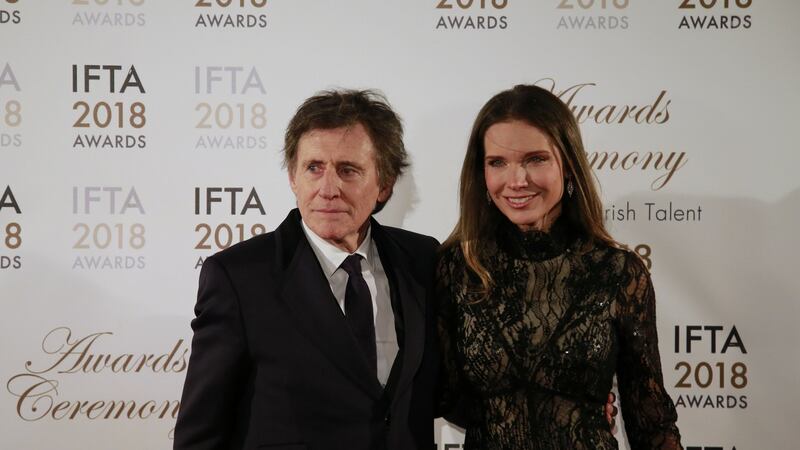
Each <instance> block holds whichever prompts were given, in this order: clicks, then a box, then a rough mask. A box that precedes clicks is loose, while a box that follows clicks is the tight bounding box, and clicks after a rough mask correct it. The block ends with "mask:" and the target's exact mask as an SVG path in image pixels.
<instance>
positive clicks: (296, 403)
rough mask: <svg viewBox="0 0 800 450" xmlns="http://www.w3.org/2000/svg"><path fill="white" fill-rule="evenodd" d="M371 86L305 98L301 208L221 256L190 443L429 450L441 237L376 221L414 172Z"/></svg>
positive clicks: (202, 338) (199, 331)
mask: <svg viewBox="0 0 800 450" xmlns="http://www.w3.org/2000/svg"><path fill="white" fill-rule="evenodd" d="M406 159H407V155H406V152H405V148H404V146H403V141H402V126H401V124H400V121H399V119H398V117H397V116H396V115H395V113H394V112H393V111H392V110H391V108H390V107H389V106H388V105H387V104H386V103H385V101H384V100H383V99H382V98H381V97H380V96H378V95H376V94H375V93H373V92H370V91H329V92H323V93H321V94H319V95H317V96H315V97H312V98H310V99H308V100H306V102H305V103H303V105H301V106H300V108H299V109H298V111H297V113H296V114H295V116H294V117H293V118H292V120H291V122H290V124H289V126H288V128H287V132H286V142H285V153H284V162H285V165H286V167H287V168H288V172H289V182H290V184H291V187H292V191H293V192H294V194H295V196H296V198H297V206H298V209H295V210H293V211H291V212H290V213H289V215H288V217H287V218H286V219H285V220H284V221H283V223H282V224H281V225H280V226H279V227H278V228H277V229H276V230H275V231H274V232H271V233H268V234H265V235H261V236H257V237H254V238H252V239H250V240H247V241H245V242H242V243H240V244H238V245H236V246H233V247H231V248H229V249H227V250H224V251H222V252H219V253H217V254H216V255H214V256H212V257H210V258H208V259H207V260H206V262H205V264H203V269H202V271H201V274H200V287H199V292H198V299H197V305H196V307H195V314H196V318H195V319H194V320H193V321H192V328H193V330H194V337H193V340H192V356H191V359H190V362H189V369H188V373H187V376H186V382H185V385H184V390H183V397H182V400H181V410H180V414H179V416H178V421H177V424H176V427H175V441H174V448H175V449H181V450H183V449H251V448H253V449H254V448H266V449H272V450H278V449H286V450H288V449H291V450H300V449H313V450H325V449H331V450H333V449H348V450H359V449H364V450H367V449H370V450H371V449H387V450H392V449H397V450H413V449H426V450H427V449H429V448H430V447H431V446H432V445H433V442H434V438H433V414H434V406H433V404H434V384H435V378H436V376H437V367H438V353H437V349H436V345H435V334H434V333H435V331H434V322H433V321H434V314H433V311H432V304H433V300H432V299H431V298H430V296H431V293H432V291H433V272H434V267H433V265H434V253H435V250H436V248H437V246H438V243H437V242H436V240H435V239H433V238H431V237H427V236H423V235H419V234H415V233H411V232H408V231H403V230H400V229H396V228H391V227H384V226H381V225H379V224H378V223H377V222H376V221H375V220H374V219H372V218H371V215H372V214H373V212H377V211H379V210H380V209H381V208H382V207H383V205H384V204H385V203H386V201H388V200H389V197H391V195H392V188H393V186H394V183H395V181H396V180H397V178H398V177H399V176H400V175H401V174H402V171H403V169H404V168H405V167H406V166H407V163H406Z"/></svg>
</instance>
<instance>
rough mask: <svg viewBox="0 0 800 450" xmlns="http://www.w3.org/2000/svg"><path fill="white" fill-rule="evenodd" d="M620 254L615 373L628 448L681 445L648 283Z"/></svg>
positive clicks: (634, 261)
mask: <svg viewBox="0 0 800 450" xmlns="http://www.w3.org/2000/svg"><path fill="white" fill-rule="evenodd" d="M625 257H626V262H625V268H624V274H623V281H622V282H621V283H620V289H621V295H620V299H619V301H618V303H617V307H618V311H617V319H618V326H619V337H620V353H619V359H618V364H617V377H618V381H619V390H620V396H621V406H622V417H623V418H624V419H625V429H626V431H627V434H628V441H629V442H630V444H631V448H632V450H640V449H642V450H645V449H646V450H650V449H670V450H672V449H682V448H683V447H681V443H680V433H679V432H678V427H677V426H676V425H675V422H676V420H677V419H678V415H677V412H676V411H675V405H674V404H673V403H672V400H671V399H670V397H669V394H667V392H666V390H665V389H664V381H663V377H662V373H661V359H660V356H659V352H658V335H657V330H656V302H655V292H654V291H653V284H652V282H651V280H650V274H649V272H648V270H647V268H646V267H645V266H644V264H643V263H642V261H641V260H640V259H639V258H638V257H637V256H636V255H635V254H633V253H627V254H626V255H625Z"/></svg>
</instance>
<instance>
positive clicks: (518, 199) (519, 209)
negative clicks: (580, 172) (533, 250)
mask: <svg viewBox="0 0 800 450" xmlns="http://www.w3.org/2000/svg"><path fill="white" fill-rule="evenodd" d="M483 147H484V149H485V151H486V154H485V156H484V163H483V173H484V176H485V178H486V188H487V190H488V191H489V196H490V197H491V199H492V201H493V202H494V204H495V205H496V206H497V209H499V210H500V211H501V212H502V213H503V215H505V216H506V217H507V218H508V220H510V221H511V222H513V223H514V224H516V225H517V226H518V227H519V228H520V229H521V230H523V231H527V230H532V229H536V230H543V231H546V230H548V229H549V228H550V225H551V224H552V223H553V221H554V220H555V219H556V218H557V217H558V215H559V214H560V213H561V196H562V195H563V194H564V172H563V169H562V161H561V155H560V152H559V151H558V149H556V148H555V147H554V146H553V145H552V144H551V143H550V140H549V139H548V138H547V136H546V135H545V134H544V133H542V132H541V131H539V129H538V128H536V127H534V126H532V125H529V124H528V123H526V122H523V121H520V120H512V121H509V122H499V123H496V124H494V125H492V126H490V127H489V129H488V130H486V134H485V136H484V138H483Z"/></svg>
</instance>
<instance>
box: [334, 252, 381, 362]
mask: <svg viewBox="0 0 800 450" xmlns="http://www.w3.org/2000/svg"><path fill="white" fill-rule="evenodd" d="M339 267H341V268H342V269H344V271H345V272H347V276H348V277H347V289H346V290H345V294H344V315H345V317H346V318H347V323H348V324H349V325H350V329H351V330H352V331H353V334H354V335H355V337H356V341H357V342H358V346H359V347H360V348H361V352H362V353H363V354H364V356H365V357H366V358H367V363H369V367H370V369H371V370H372V373H373V374H375V376H376V377H377V373H378V353H377V350H376V348H375V322H374V320H373V316H372V296H370V294H369V288H368V287H367V282H366V281H364V277H363V276H362V275H361V255H357V254H353V255H350V256H348V257H347V258H345V260H344V262H343V263H342V265H341V266H339Z"/></svg>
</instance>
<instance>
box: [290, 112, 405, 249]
mask: <svg viewBox="0 0 800 450" xmlns="http://www.w3.org/2000/svg"><path fill="white" fill-rule="evenodd" d="M289 182H290V184H291V186H292V192H294V195H295V197H296V198H297V206H298V208H300V214H301V215H302V216H303V221H304V222H305V223H306V225H308V227H309V228H311V230H312V231H313V232H314V233H316V234H317V235H318V236H319V237H321V238H322V239H325V240H326V241H328V242H330V243H331V244H333V245H335V246H336V247H339V248H341V249H342V250H346V251H348V252H353V251H355V250H356V249H357V248H358V245H359V244H360V243H361V240H362V239H363V237H364V232H365V231H366V226H367V221H368V220H369V217H370V215H371V214H372V211H373V209H374V208H375V204H376V203H377V202H379V201H380V202H385V201H386V200H388V199H389V195H390V194H391V183H390V184H389V185H388V186H386V187H384V188H381V187H380V186H379V183H378V170H377V166H376V165H375V147H374V146H373V144H372V140H371V139H370V138H369V135H368V134H367V132H366V130H365V129H364V127H363V126H362V125H361V124H356V125H353V126H349V127H341V128H333V129H329V130H311V131H308V132H306V133H305V134H303V135H302V136H301V137H300V140H299V142H298V145H297V163H296V165H295V168H294V170H293V171H291V172H290V173H289Z"/></svg>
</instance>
